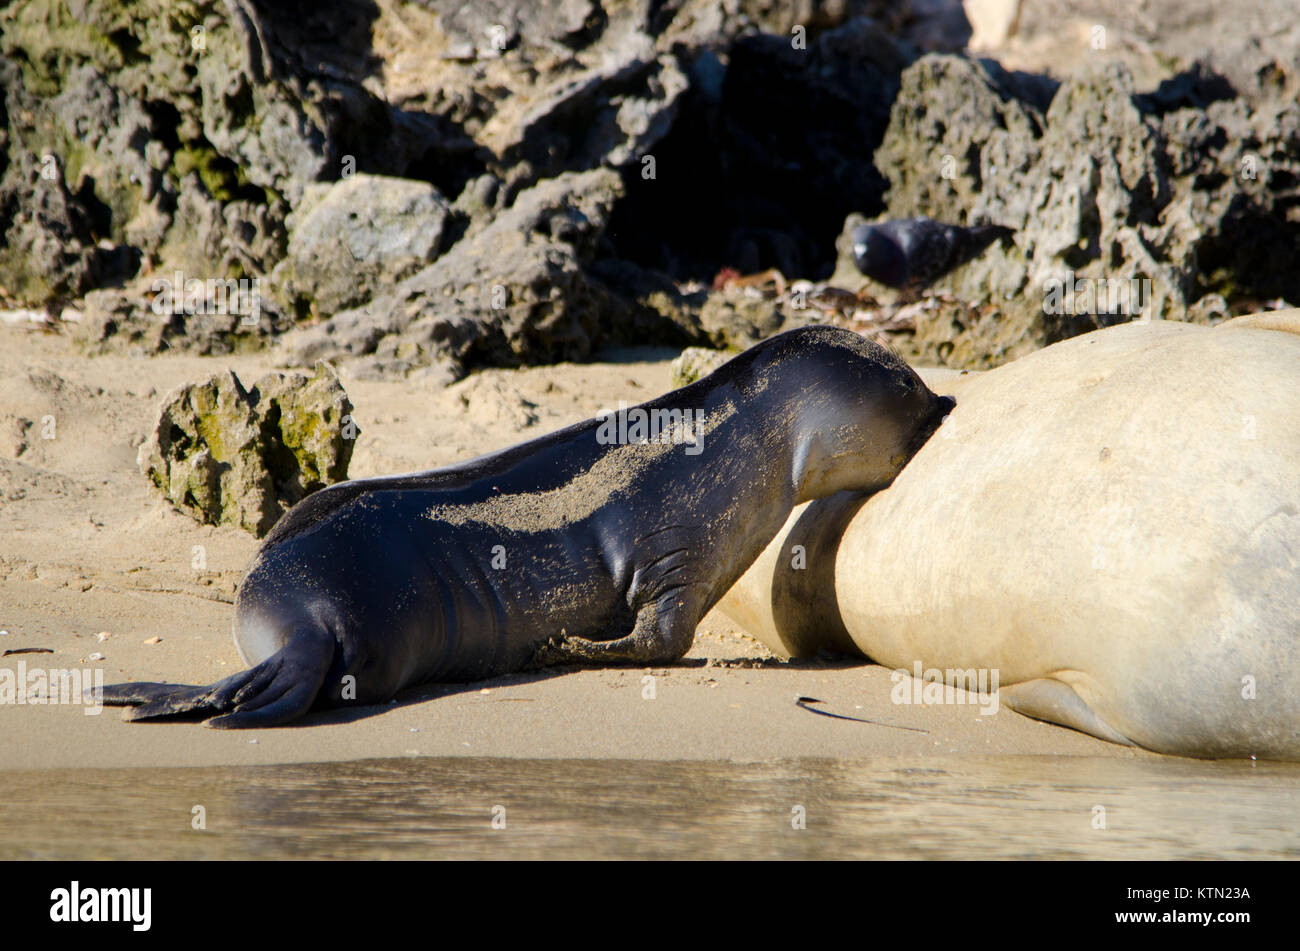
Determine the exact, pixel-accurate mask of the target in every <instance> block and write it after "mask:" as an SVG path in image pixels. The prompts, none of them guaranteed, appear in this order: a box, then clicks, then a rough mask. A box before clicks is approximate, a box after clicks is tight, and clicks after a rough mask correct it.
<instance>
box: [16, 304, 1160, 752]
mask: <svg viewBox="0 0 1300 951" xmlns="http://www.w3.org/2000/svg"><path fill="white" fill-rule="evenodd" d="M674 356H676V353H675V352H674V351H672V350H668V349H663V348H660V349H648V348H647V349H633V350H625V351H613V352H606V353H602V354H601V355H600V357H601V359H600V360H599V361H598V362H593V363H589V364H581V365H579V364H558V365H554V366H545V367H536V368H528V369H523V370H501V369H488V370H483V371H480V372H476V373H474V374H472V375H471V376H470V377H468V378H467V379H465V380H463V381H461V382H459V383H456V384H453V385H452V386H450V387H446V388H443V387H441V386H436V385H432V384H421V383H418V382H407V383H390V382H370V381H365V380H356V379H353V378H351V377H350V376H349V374H348V371H347V370H346V368H344V369H343V371H342V374H341V378H342V381H343V383H344V385H345V387H346V389H347V391H348V393H349V395H350V396H351V398H352V399H353V401H354V403H355V404H356V413H355V416H356V420H357V423H358V425H359V426H360V429H361V435H360V437H359V439H358V442H357V446H356V451H355V455H354V457H353V462H352V467H351V473H350V474H351V475H352V476H353V477H365V476H371V475H380V474H386V473H396V472H403V471H411V470H417V469H423V468H430V467H434V466H439V465H445V464H448V463H451V462H454V461H457V460H460V459H465V458H470V457H472V456H475V455H478V454H481V453H484V452H488V451H491V450H494V449H497V448H500V447H503V446H507V445H510V444H512V443H514V442H518V441H520V440H522V439H526V438H530V437H532V436H535V435H540V434H541V433H544V432H546V431H548V430H551V429H555V428H558V427H560V426H564V425H567V424H569V423H571V422H575V421H577V420H579V419H582V418H585V417H589V416H592V415H594V414H595V413H596V412H598V411H599V410H600V409H602V408H603V407H606V406H613V405H617V403H618V401H619V400H626V401H628V402H630V403H635V402H640V401H643V400H646V399H649V398H651V397H653V396H656V395H658V394H660V393H662V392H664V391H666V390H668V389H669V388H670V387H671V371H670V364H671V361H672V358H673V357H674ZM224 368H230V369H233V370H234V371H235V372H236V373H237V374H238V375H239V376H240V378H241V379H242V380H244V381H245V382H250V381H252V380H254V379H256V378H257V377H258V376H260V375H261V374H263V373H265V372H268V371H270V370H273V369H275V368H276V365H275V363H274V355H273V353H261V354H257V355H254V356H234V357H229V358H216V357H206V358H205V357H187V356H163V357H151V358H144V357H140V358H132V357H119V356H102V357H97V358H94V359H89V358H86V357H83V356H80V355H78V354H77V353H76V352H75V350H73V348H72V347H71V346H69V344H68V343H67V341H66V340H65V339H64V338H63V337H61V336H60V335H59V334H57V333H49V332H42V331H38V330H29V329H26V328H25V327H21V326H18V327H15V326H7V327H3V328H0V480H2V481H0V630H3V631H6V632H7V633H5V634H3V635H0V649H2V650H5V651H19V650H26V649H30V648H46V649H49V650H51V651H52V653H30V654H11V655H9V656H7V657H5V659H4V664H5V665H6V666H9V667H11V668H16V664H17V662H18V661H23V662H25V663H26V665H27V666H28V668H34V667H38V666H39V667H44V668H47V669H48V668H79V669H87V668H88V669H102V670H103V676H104V679H105V683H113V682H118V681H122V680H159V681H170V682H183V683H208V682H211V681H214V680H217V679H219V678H221V677H224V676H226V675H228V674H230V673H232V672H234V671H236V670H238V669H241V668H242V666H243V664H242V663H241V661H240V659H239V656H238V654H237V652H236V650H235V646H234V643H233V641H232V638H231V620H232V616H233V599H234V594H235V591H236V588H237V586H238V584H239V581H240V579H241V578H242V575H243V571H244V569H245V567H246V565H247V563H248V561H249V560H250V558H251V557H252V555H253V554H254V552H255V551H256V549H257V544H258V543H257V540H256V539H254V538H253V537H252V536H251V535H250V534H248V533H246V532H244V531H242V530H239V529H236V528H232V527H227V526H205V525H200V524H198V523H196V522H195V521H194V520H193V519H192V518H190V517H189V516H187V515H184V514H182V513H180V512H178V511H176V510H175V509H173V508H172V507H171V505H170V504H168V503H167V502H166V501H165V500H163V499H162V498H161V497H160V496H159V495H158V494H157V493H156V492H155V491H154V490H153V489H152V487H151V486H150V485H149V484H148V482H147V481H146V480H145V478H144V477H143V476H142V475H141V474H140V471H139V469H138V468H137V466H136V448H137V447H138V445H139V444H140V442H141V441H142V440H143V439H144V436H145V433H146V432H147V431H148V429H149V428H150V427H151V426H152V425H153V422H154V419H155V417H156V412H157V405H158V403H159V402H160V400H161V399H162V398H163V396H165V395H166V393H167V392H168V391H169V390H171V389H172V388H173V387H175V386H178V385H180V384H182V383H185V382H189V381H193V380H198V379H203V378H206V377H207V376H208V375H210V374H211V373H214V372H216V371H217V370H220V369H224ZM943 376H944V374H937V375H930V379H931V380H932V381H936V380H937V381H938V382H935V383H934V385H935V386H936V387H937V388H939V389H942V379H941V378H942V377H943ZM50 418H52V420H53V426H52V427H50V425H49V424H50ZM28 421H30V424H29V423H28ZM43 428H44V431H45V432H47V433H49V434H51V435H52V436H53V438H42V431H43ZM196 564H199V565H202V567H201V568H196V567H195V566H196ZM102 635H107V636H102ZM101 637H102V639H101ZM97 653H98V654H102V655H103V658H102V660H101V659H93V657H92V655H94V654H97ZM648 678H652V679H648ZM892 687H893V684H892V683H891V680H890V671H888V670H886V669H885V668H883V667H879V666H876V665H871V664H866V663H862V662H860V661H856V660H852V659H849V658H819V659H814V660H807V661H796V662H786V661H782V660H779V659H777V658H775V657H773V656H772V655H771V653H770V652H769V651H768V650H767V649H766V648H765V647H763V646H762V645H761V644H760V643H758V642H757V641H756V640H754V639H753V638H751V637H749V636H748V635H747V634H746V633H745V632H744V631H742V630H740V629H739V628H737V627H736V626H735V625H734V624H732V623H731V622H730V621H729V620H728V619H727V618H726V617H725V616H723V615H721V614H719V613H718V612H716V611H715V612H714V613H713V614H711V615H710V616H709V617H707V618H706V619H705V622H704V623H703V624H702V625H701V627H700V629H699V631H698V634H697V636H696V641H695V644H694V646H693V647H692V649H691V651H690V653H689V654H687V656H686V657H685V658H684V659H683V660H682V661H681V662H680V663H678V664H675V665H672V666H669V667H666V668H640V667H636V668H633V667H628V668H613V669H579V668H560V669H555V670H547V671H544V672H541V673H538V674H527V675H515V676H510V677H504V678H499V679H496V680H491V681H485V682H481V683H475V684H468V685H442V686H434V687H428V688H421V689H416V690H413V691H410V692H408V693H407V694H404V695H403V696H402V697H401V698H400V699H399V700H398V701H397V702H396V703H394V704H392V705H390V706H388V707H371V708H365V709H363V710H358V711H354V712H349V713H347V714H316V715H313V716H312V717H310V718H309V719H308V720H307V721H305V722H304V723H303V724H302V725H301V726H295V727H292V728H285V729H274V730H262V731H257V732H256V733H255V734H249V733H247V732H242V731H236V732H231V733H226V732H222V731H217V730H208V729H204V728H203V727H201V726H200V725H198V724H196V723H162V724H157V723H155V724H127V723H123V722H122V721H121V720H120V713H119V712H118V711H117V710H115V709H111V708H105V709H103V711H102V712H101V714H100V715H97V716H87V715H86V708H83V707H81V706H77V705H21V706H17V705H15V706H9V707H6V708H5V709H4V710H3V711H2V715H3V716H4V718H5V719H4V722H5V729H4V730H3V731H2V732H0V768H3V769H8V770H14V769H38V768H51V767H80V768H88V767H96V768H97V767H114V766H149V767H165V766H214V765H240V764H271V763H295V762H318V761H328V760H351V759H361V758H372V757H391V756H473V757H531V758H555V759H600V758H617V759H646V760H733V761H761V760H774V759H782V758H791V757H805V756H806V757H843V758H868V757H872V756H877V755H898V756H908V757H916V758H918V759H920V758H929V757H939V758H942V757H952V756H968V755H988V754H995V755H996V754H1040V755H1045V756H1094V757H1095V756H1101V757H1113V758H1119V759H1154V760H1159V759H1162V757H1157V756H1155V755H1154V754H1150V753H1145V752H1141V751H1135V750H1131V749H1126V748H1122V747H1118V746H1114V745H1111V744H1108V743H1104V742H1102V741H1100V740H1096V739H1093V738H1091V737H1088V736H1084V735H1082V734H1079V733H1076V732H1073V731H1071V730H1067V729H1063V728H1060V727H1055V726H1050V725H1047V724H1044V723H1040V722H1037V721H1034V720H1030V719H1027V718H1025V717H1022V716H1019V715H1018V714H1016V713H1014V712H1011V711H1010V710H1007V709H999V710H998V711H997V712H996V713H992V714H991V715H985V714H984V712H983V710H982V708H981V706H980V705H979V704H978V703H977V702H976V700H977V698H975V697H974V696H970V697H969V700H970V701H971V702H970V703H968V704H944V705H932V706H925V705H899V704H895V703H893V702H891V700H890V693H891V689H892ZM651 694H653V699H649V697H650V695H651ZM800 696H805V697H814V698H816V699H817V700H820V701H822V703H821V704H820V705H817V706H818V707H819V708H820V709H822V710H825V711H826V712H828V713H833V714H837V715H839V716H841V717H853V718H856V720H846V719H839V718H837V717H828V716H820V715H816V714H814V713H812V712H810V711H809V710H808V709H805V708H801V707H800V706H798V705H796V702H795V701H796V699H797V698H798V697H800ZM860 720H867V721H872V722H869V723H865V722H857V721H860ZM902 727H905V728H907V729H902Z"/></svg>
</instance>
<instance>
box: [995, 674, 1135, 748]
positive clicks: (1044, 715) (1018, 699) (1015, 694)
mask: <svg viewBox="0 0 1300 951" xmlns="http://www.w3.org/2000/svg"><path fill="white" fill-rule="evenodd" d="M998 694H999V696H1000V698H1001V701H1002V702H1003V703H1005V704H1006V705H1007V706H1009V707H1010V708H1011V709H1012V710H1015V711H1016V713H1020V714H1023V715H1024V716H1027V717H1033V718H1034V719H1035V720H1046V721H1047V722H1048V723H1056V724H1059V725H1060V726H1068V727H1069V728H1070V729H1072V730H1078V731H1079V732H1080V733H1087V734H1088V735H1089V736H1095V737H1097V738H1098V739H1100V740H1109V741H1110V742H1111V743H1119V744H1120V745H1121V746H1136V745H1137V744H1136V743H1134V742H1133V741H1132V740H1130V739H1129V738H1128V737H1126V736H1124V735H1123V734H1122V733H1120V732H1119V731H1117V730H1114V729H1112V728H1111V726H1110V724H1108V723H1107V722H1106V721H1105V720H1103V719H1102V718H1101V717H1099V716H1097V714H1096V712H1095V711H1094V710H1093V709H1092V707H1090V706H1088V705H1087V704H1086V703H1084V702H1083V698H1082V697H1080V696H1079V695H1078V694H1077V693H1075V692H1074V689H1073V688H1072V687H1070V685H1069V684H1066V683H1063V682H1062V681H1060V680H1054V679H1053V678H1051V677H1043V678H1041V679H1039V680H1026V681H1025V682H1024V683H1019V684H1011V685H1010V686H1007V687H1002V688H1000V689H999V690H998Z"/></svg>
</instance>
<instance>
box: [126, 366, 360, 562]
mask: <svg viewBox="0 0 1300 951" xmlns="http://www.w3.org/2000/svg"><path fill="white" fill-rule="evenodd" d="M351 413H352V403H351V401H350V400H349V399H348V396H347V394H346V393H345V392H344V391H343V387H342V386H341V385H340V384H339V381H338V377H337V376H336V375H335V373H334V370H333V369H332V368H331V367H330V366H329V365H328V364H317V366H316V369H315V371H314V372H313V374H312V375H311V376H310V377H308V376H304V375H303V374H301V373H292V374H284V373H272V374H269V375H267V376H265V377H263V378H262V379H260V380H258V381H257V383H255V384H254V385H253V386H251V387H249V388H247V389H245V387H244V385H243V384H242V383H241V382H240V380H239V377H237V376H235V374H234V373H233V372H232V371H226V372H224V373H219V374H217V375H216V376H214V377H212V378H211V379H210V380H208V381H207V382H205V383H198V384H188V385H186V386H182V387H179V388H178V389H176V390H175V391H173V392H172V393H170V394H169V395H168V396H167V398H166V400H164V402H163V405H162V409H161V410H160V412H159V416H158V423H157V425H156V426H155V427H154V431H153V433H152V434H151V435H150V437H149V438H148V439H147V440H146V441H145V442H144V443H143V444H142V445H141V446H140V450H139V456H138V462H139V466H140V471H141V472H143V473H144V475H145V476H146V477H147V478H148V479H149V480H150V481H151V482H152V483H153V484H154V485H155V486H156V487H157V488H158V489H159V490H160V491H161V492H162V493H163V495H164V496H166V498H167V499H168V500H170V501H171V502H172V504H173V505H175V506H176V507H177V508H179V509H181V510H182V511H184V512H187V513H189V514H190V515H192V516H193V517H194V518H196V519H198V520H199V521H201V522H207V523H209V524H213V525H216V524H229V525H237V526H239V527H240V528H243V529H245V530H247V531H249V532H252V533H253V534H254V535H256V536H258V537H259V538H260V537H261V536H263V535H265V534H266V533H267V532H269V531H270V530H271V527H272V526H273V525H274V524H275V522H276V520H277V519H279V517H280V516H281V515H283V514H284V512H285V511H286V510H287V509H288V508H289V507H290V506H292V505H294V504H295V503H297V502H299V501H300V500H302V499H303V498H305V497H306V496H307V495H310V494H311V493H312V492H315V491H316V490H318V489H321V488H324V487H325V486H326V485H330V484H332V483H334V482H341V481H343V480H344V479H346V478H347V474H348V463H349V461H350V460H351V458H352V449H353V447H354V446H355V440H356V437H357V434H358V429H357V426H356V423H355V422H353V420H352V416H351Z"/></svg>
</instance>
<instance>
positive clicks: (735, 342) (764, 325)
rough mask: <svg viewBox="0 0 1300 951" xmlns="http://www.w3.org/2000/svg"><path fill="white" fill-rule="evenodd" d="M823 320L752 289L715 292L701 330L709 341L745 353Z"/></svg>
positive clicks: (702, 310)
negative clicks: (765, 342)
mask: <svg viewBox="0 0 1300 951" xmlns="http://www.w3.org/2000/svg"><path fill="white" fill-rule="evenodd" d="M819 319H820V314H819V312H818V311H815V310H813V309H811V308H807V307H802V308H800V307H796V306H794V304H793V303H792V302H791V301H790V300H788V299H784V298H783V299H780V300H775V299H771V298H768V297H766V296H764V295H762V294H761V293H759V292H758V291H757V290H754V289H749V288H738V289H735V290H719V291H713V292H712V293H710V294H709V296H708V298H707V299H706V300H705V301H704V305H703V306H702V307H701V308H700V316H699V321H700V329H701V331H702V332H703V333H704V335H705V337H706V338H707V339H708V341H709V342H710V343H711V344H712V345H713V346H715V347H722V348H726V349H732V350H744V349H745V348H746V347H752V346H753V345H754V344H756V343H758V342H759V341H760V340H763V339H765V338H767V337H770V336H772V335H773V334H776V333H781V332H782V331H784V330H792V329H794V328H795V327H802V326H804V325H805V324H810V323H817V322H818V320H819Z"/></svg>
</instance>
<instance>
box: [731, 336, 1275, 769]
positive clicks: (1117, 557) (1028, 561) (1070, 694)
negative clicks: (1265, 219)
mask: <svg viewBox="0 0 1300 951" xmlns="http://www.w3.org/2000/svg"><path fill="white" fill-rule="evenodd" d="M930 380H931V384H932V385H933V386H934V387H935V388H936V389H937V390H939V391H940V392H945V391H948V392H952V393H954V394H955V395H956V396H957V401H958V405H957V408H956V409H955V410H954V412H953V414H952V416H951V418H950V419H949V420H948V421H947V422H946V423H945V424H944V426H943V428H942V429H941V430H940V431H939V433H938V434H937V435H936V436H935V438H933V439H931V440H930V441H929V442H928V443H927V444H926V445H925V447H924V448H923V449H922V450H921V451H920V452H919V453H917V455H916V457H915V458H914V459H913V460H912V461H911V462H910V463H909V464H908V466H907V468H906V469H905V470H904V471H903V473H902V474H901V475H900V476H899V478H898V479H897V480H895V482H894V483H893V485H892V486H891V487H890V488H889V489H887V490H885V491H884V492H881V493H879V494H877V495H875V496H873V497H871V498H870V499H864V498H863V497H862V496H860V495H856V496H855V495H849V494H847V493H842V494H839V495H836V496H833V497H830V498H826V499H822V500H819V501H816V502H813V503H811V504H809V505H807V506H804V507H802V508H800V509H798V510H796V511H795V512H794V513H793V514H792V516H791V518H790V520H789V523H788V524H787V526H786V528H785V529H784V530H783V531H782V532H781V534H780V535H779V536H778V537H777V538H776V539H775V540H774V541H773V542H772V543H771V545H770V546H769V547H768V549H767V550H766V551H765V552H764V554H763V555H762V556H761V557H760V558H759V559H758V560H757V562H756V563H755V564H754V566H753V568H751V570H750V571H749V572H747V573H746V575H745V576H744V577H743V578H742V579H741V580H740V582H739V583H738V584H737V585H736V587H735V588H734V589H733V590H732V591H731V592H729V593H728V595H727V596H726V597H725V598H724V599H723V600H722V602H721V604H720V607H721V609H722V610H723V611H724V612H726V613H727V614H728V615H729V616H730V617H732V618H733V619H735V620H736V621H737V623H739V624H741V625H742V626H743V627H745V628H747V629H749V630H750V631H751V632H752V633H754V634H755V635H756V636H759V637H760V638H762V639H763V640H764V641H765V642H767V643H768V644H769V645H770V646H771V647H772V648H773V649H775V650H777V651H779V652H781V653H782V654H789V655H800V654H806V653H808V652H810V651H815V650H816V649H817V648H819V647H826V648H838V649H840V650H844V651H858V652H861V653H863V654H865V655H867V656H868V657H870V658H872V659H873V660H875V661H877V662H879V663H881V664H884V665H886V666H889V667H893V668H900V669H905V670H908V671H912V670H914V665H915V663H916V662H917V661H920V662H921V665H922V668H923V670H936V671H943V672H944V675H945V678H946V679H950V680H952V679H957V678H955V677H949V676H948V672H949V671H954V672H955V671H968V670H971V669H972V668H974V669H978V668H988V669H990V670H992V669H997V670H998V671H999V679H1000V684H1001V691H1000V693H1001V699H1002V701H1003V704H1004V705H1006V706H1010V707H1011V708H1013V709H1014V710H1017V711H1019V712H1021V713H1025V714H1028V715H1029V716H1033V717H1037V718H1039V719H1043V720H1048V721H1051V722H1055V723H1059V724H1063V725H1065V726H1069V727H1073V728H1075V729H1077V730H1082V731H1084V732H1086V733H1090V734H1092V735H1094V736H1098V737H1101V738H1102V739H1106V740H1111V741H1113V742H1118V743H1131V744H1134V745H1138V746H1142V747H1145V748H1147V749H1151V750H1156V751H1159V752H1163V753H1172V754H1178V755H1183V756H1196V757H1247V756H1258V757H1267V758H1276V759H1290V760H1295V759H1300V311H1289V312H1281V313H1271V314H1263V315H1257V316H1253V317H1247V318H1238V319H1237V320H1234V321H1230V322H1228V323H1226V324H1224V325H1222V326H1220V327H1216V328H1213V329H1210V328H1206V327H1200V326H1191V325H1187V324H1181V323H1165V322H1154V323H1147V324H1129V325H1124V326H1120V327H1113V328H1110V329H1107V330H1101V331H1097V332H1095V333H1091V334H1087V335H1085V336H1082V337H1078V338H1075V339H1073V340H1069V341H1065V342H1063V343H1059V344H1056V345H1053V346H1051V347H1048V348H1046V349H1044V350H1041V351H1039V352H1037V353H1034V354H1031V355H1029V356H1026V357H1024V358H1022V359H1020V360H1017V361H1015V362H1014V363H1011V364H1008V365H1006V366H1004V367H1001V368H998V369H996V370H991V371H989V372H987V373H984V374H978V375H976V374H971V375H969V376H965V377H960V378H949V379H947V380H944V381H940V380H939V379H938V378H935V377H932V378H930ZM795 545H803V546H804V550H803V562H804V563H806V566H807V567H806V569H805V570H803V571H799V570H794V569H793V568H792V556H791V551H792V549H793V546H795Z"/></svg>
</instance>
